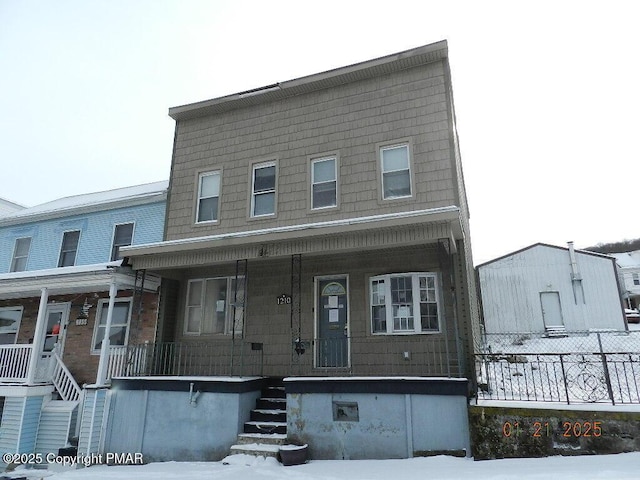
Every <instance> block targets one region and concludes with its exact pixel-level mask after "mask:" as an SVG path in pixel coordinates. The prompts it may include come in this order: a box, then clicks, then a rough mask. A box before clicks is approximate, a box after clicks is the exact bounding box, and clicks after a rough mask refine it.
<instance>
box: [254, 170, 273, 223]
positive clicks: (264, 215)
mask: <svg viewBox="0 0 640 480" xmlns="http://www.w3.org/2000/svg"><path fill="white" fill-rule="evenodd" d="M268 167H274V169H275V174H274V182H273V212H272V213H263V214H261V215H256V214H255V199H256V192H255V181H256V170H258V169H260V168H268ZM267 193H272V192H271V191H268V192H260V193H258V195H264V194H267ZM277 211H278V162H277V161H275V160H271V161H269V162H262V163H255V164H253V165H252V166H251V205H250V211H249V217H250V218H265V217H275V216H276V212H277Z"/></svg>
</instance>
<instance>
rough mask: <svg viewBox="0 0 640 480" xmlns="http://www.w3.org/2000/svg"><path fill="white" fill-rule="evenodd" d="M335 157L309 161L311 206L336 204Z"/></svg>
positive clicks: (333, 205) (322, 206)
mask: <svg viewBox="0 0 640 480" xmlns="http://www.w3.org/2000/svg"><path fill="white" fill-rule="evenodd" d="M336 178H337V175H336V157H329V158H318V159H315V160H312V161H311V208H313V209H316V208H329V207H335V206H336V205H337V184H338V182H337V180H336Z"/></svg>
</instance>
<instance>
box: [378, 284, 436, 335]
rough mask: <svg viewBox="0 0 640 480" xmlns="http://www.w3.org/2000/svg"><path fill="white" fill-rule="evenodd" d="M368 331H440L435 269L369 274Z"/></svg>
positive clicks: (384, 332)
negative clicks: (425, 271)
mask: <svg viewBox="0 0 640 480" xmlns="http://www.w3.org/2000/svg"><path fill="white" fill-rule="evenodd" d="M369 287H370V288H369V292H370V307H371V331H372V333H374V334H402V333H437V332H439V331H440V315H441V310H442V307H441V305H440V302H441V301H440V290H439V289H440V287H439V278H438V274H437V273H400V274H391V275H379V276H375V277H371V278H370V283H369Z"/></svg>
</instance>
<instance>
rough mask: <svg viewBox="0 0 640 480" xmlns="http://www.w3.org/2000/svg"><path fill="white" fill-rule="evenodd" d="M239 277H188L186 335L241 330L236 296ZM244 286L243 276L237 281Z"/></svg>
mask: <svg viewBox="0 0 640 480" xmlns="http://www.w3.org/2000/svg"><path fill="white" fill-rule="evenodd" d="M235 285H236V279H235V278H231V277H220V278H203V279H194V280H189V284H188V286H187V308H186V315H185V322H184V333H185V334H186V335H209V334H231V333H232V331H233V329H234V324H235V331H236V333H241V332H242V314H241V312H240V311H237V312H236V318H235V320H234V308H233V300H234V298H235V296H236V293H237V295H238V297H239V298H244V294H243V293H242V292H236V291H235ZM238 288H239V289H243V288H244V285H243V282H242V280H241V281H240V282H239V285H238Z"/></svg>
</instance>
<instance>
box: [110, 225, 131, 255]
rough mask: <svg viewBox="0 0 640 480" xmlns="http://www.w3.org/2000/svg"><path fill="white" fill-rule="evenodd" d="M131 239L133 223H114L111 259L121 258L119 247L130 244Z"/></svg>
mask: <svg viewBox="0 0 640 480" xmlns="http://www.w3.org/2000/svg"><path fill="white" fill-rule="evenodd" d="M132 239H133V223H121V224H119V225H116V227H115V230H114V232H113V245H112V246H111V261H114V260H119V259H121V258H122V256H121V255H120V248H121V247H126V246H128V245H131V242H132Z"/></svg>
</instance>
